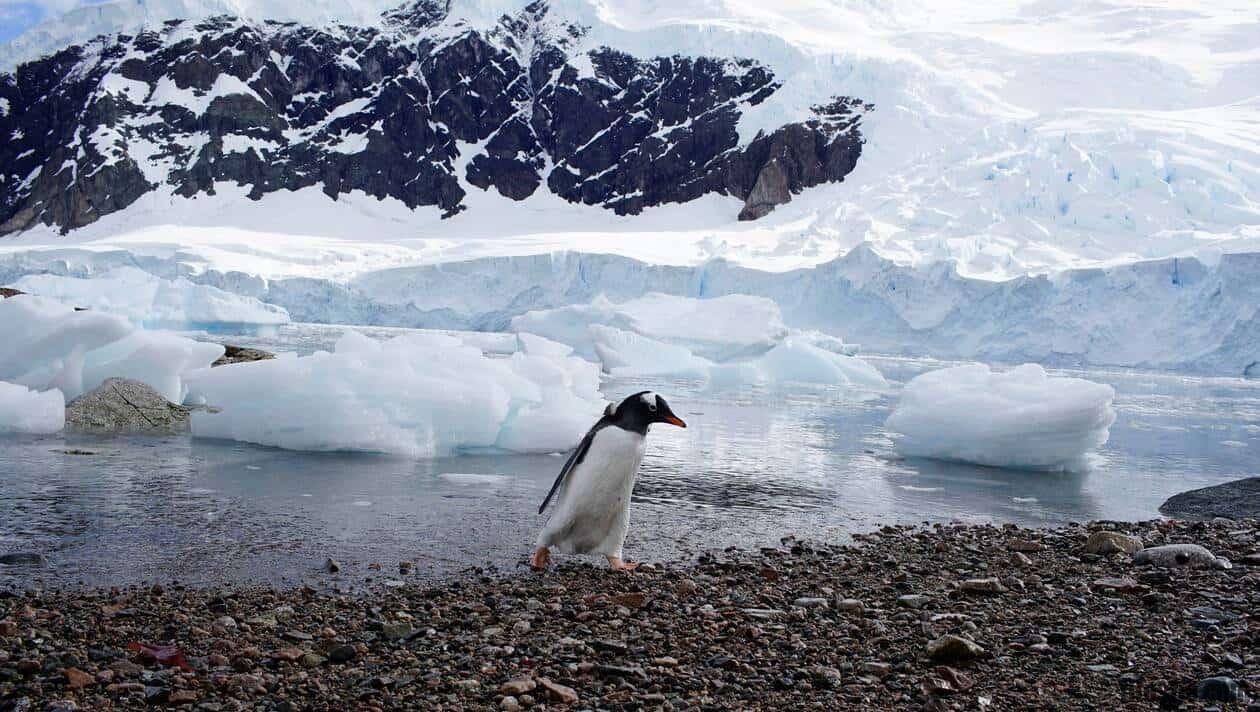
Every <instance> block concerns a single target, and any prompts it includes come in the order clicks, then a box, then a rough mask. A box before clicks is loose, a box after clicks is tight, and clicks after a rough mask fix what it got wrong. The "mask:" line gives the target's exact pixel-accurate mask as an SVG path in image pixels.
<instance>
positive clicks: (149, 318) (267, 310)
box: [9, 267, 289, 329]
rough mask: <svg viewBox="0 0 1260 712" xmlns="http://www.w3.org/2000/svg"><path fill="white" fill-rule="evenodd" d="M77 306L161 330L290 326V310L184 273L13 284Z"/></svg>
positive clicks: (45, 277) (46, 277)
mask: <svg viewBox="0 0 1260 712" xmlns="http://www.w3.org/2000/svg"><path fill="white" fill-rule="evenodd" d="M9 286H10V287H13V288H15V289H18V290H20V291H23V292H27V293H30V294H38V295H39V296H41V297H48V298H51V299H56V300H57V301H59V302H61V303H62V304H65V305H67V306H72V307H81V308H84V309H91V310H95V311H103V312H106V313H109V314H117V315H120V316H124V317H126V318H127V319H129V320H131V321H132V323H134V324H137V325H140V326H146V327H156V328H182V329H203V328H215V327H218V328H222V327H226V326H239V325H272V326H274V325H277V324H287V323H288V322H289V314H288V312H286V311H285V310H284V309H282V308H280V307H277V306H274V305H271V304H264V303H263V302H260V301H259V300H257V299H254V298H252V297H242V296H239V295H236V294H232V293H230V292H225V291H223V290H222V289H219V288H217V287H212V286H208V285H204V284H193V283H192V282H189V281H188V280H187V279H184V278H182V277H180V278H176V279H162V278H160V277H157V276H154V275H152V274H149V273H148V272H145V271H144V270H141V269H137V268H135V267H118V268H116V269H111V270H108V271H106V272H104V273H102V274H97V275H91V276H84V277H68V276H61V275H53V274H35V275H27V276H25V277H22V278H21V279H18V280H17V281H16V282H14V283H12V284H11V285H9Z"/></svg>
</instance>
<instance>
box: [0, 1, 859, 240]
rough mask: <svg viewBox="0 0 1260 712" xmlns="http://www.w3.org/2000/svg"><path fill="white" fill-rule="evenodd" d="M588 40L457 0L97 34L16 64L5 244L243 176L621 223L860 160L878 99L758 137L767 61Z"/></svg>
mask: <svg viewBox="0 0 1260 712" xmlns="http://www.w3.org/2000/svg"><path fill="white" fill-rule="evenodd" d="M588 45H589V43H588V42H587V41H586V39H585V30H584V28H582V27H580V26H577V25H573V24H567V23H565V22H562V21H560V20H557V19H556V18H554V17H553V16H552V15H551V13H550V12H549V10H548V8H547V6H546V4H545V3H542V2H538V3H535V4H533V5H530V6H528V7H527V8H525V9H524V10H523V11H522V12H520V13H519V14H517V15H515V16H504V17H503V18H501V19H500V21H499V22H498V23H497V24H496V25H494V26H493V27H490V28H488V29H477V28H473V27H470V26H469V25H467V24H465V23H464V22H463V21H461V20H458V19H456V18H454V17H452V16H448V14H447V6H446V4H445V3H443V2H440V1H438V0H419V1H418V2H416V3H414V4H413V5H410V6H407V7H405V8H403V9H400V10H397V11H394V12H391V13H388V14H387V15H386V19H385V23H384V26H383V27H381V28H355V27H346V26H337V27H331V28H322V29H316V28H311V27H303V26H298V25H293V24H279V23H265V24H261V25H259V24H252V23H248V22H245V21H242V20H238V19H234V18H230V17H220V18H215V19H212V20H207V21H202V22H196V23H194V22H185V21H170V22H167V23H165V24H164V25H163V26H162V27H161V28H160V29H157V30H152V31H145V32H142V33H140V34H138V35H136V36H128V35H118V36H115V37H102V38H98V39H97V40H94V41H93V42H91V43H89V44H87V45H85V46H82V47H80V46H75V47H71V48H69V49H66V50H64V51H62V52H60V53H58V54H56V55H54V56H51V57H47V58H44V59H42V60H39V61H36V62H31V63H29V64H26V65H23V66H21V67H19V68H18V69H17V71H16V74H13V75H9V74H0V136H4V137H5V141H4V142H0V235H2V234H5V233H9V232H14V231H19V230H23V229H26V228H29V227H32V226H34V225H38V224H45V225H52V226H57V227H59V228H61V229H62V230H63V231H65V230H69V229H71V228H74V227H78V226H82V225H86V224H89V223H91V222H93V221H95V220H97V219H98V218H100V217H101V216H103V215H107V214H109V213H112V212H115V211H118V210H121V209H123V208H126V207H127V206H128V205H131V204H132V203H133V202H135V201H136V200H137V199H139V198H140V197H141V196H143V195H145V194H146V193H148V192H150V191H162V192H164V193H174V194H178V195H182V196H195V195H197V194H202V193H209V194H213V193H214V192H215V184H216V183H222V182H228V183H233V184H238V185H244V186H248V187H249V196H250V197H251V198H254V199H258V198H260V197H262V196H263V195H264V194H266V193H270V192H273V191H279V190H296V189H300V188H305V187H310V186H319V187H320V188H322V190H323V192H324V193H326V194H327V195H329V196H330V197H333V198H335V197H336V196H338V195H341V194H343V193H348V192H350V191H362V192H364V193H367V194H369V195H372V196H375V197H377V198H384V197H392V198H396V199H398V200H400V201H402V202H403V203H405V204H406V205H407V206H409V207H411V208H413V209H414V208H417V207H420V206H436V207H437V208H438V209H439V210H441V212H442V214H443V215H444V216H450V215H453V214H455V213H457V212H459V211H460V210H463V209H464V208H465V207H466V206H465V204H464V203H465V200H464V199H465V196H466V195H467V192H468V190H470V189H494V190H496V191H498V192H499V193H501V194H502V195H504V196H506V197H508V198H511V199H514V200H522V199H524V198H527V197H529V196H531V195H533V194H534V193H535V192H536V191H538V190H539V189H546V190H550V191H551V192H553V193H555V194H557V195H559V196H561V197H563V198H564V199H566V200H568V201H570V202H581V203H585V204H588V205H599V206H602V207H605V208H608V209H610V210H613V211H615V212H616V213H618V214H632V213H638V212H640V211H641V210H643V209H644V208H645V207H648V206H652V205H659V204H662V203H671V202H686V201H689V200H693V199H695V198H698V197H700V196H703V195H705V194H708V193H720V194H723V195H730V196H734V197H736V198H739V199H740V200H744V201H745V206H744V210H743V212H742V213H741V214H740V217H741V218H745V219H753V218H756V217H759V216H761V215H764V214H765V213H767V212H769V211H770V210H772V209H773V208H774V206H775V205H778V204H781V203H783V202H785V201H787V200H790V198H791V195H793V194H795V193H799V192H800V191H801V190H802V189H804V188H806V187H809V186H812V185H817V184H820V183H823V182H827V181H839V180H842V179H843V178H844V176H845V175H846V174H848V173H849V172H850V171H851V170H852V169H853V167H854V166H855V165H856V162H857V159H858V156H859V155H860V153H861V146H862V138H861V134H860V132H859V130H858V129H859V122H860V120H861V117H862V115H863V113H864V112H865V111H867V110H870V109H871V108H872V107H871V106H870V105H866V104H863V103H862V102H860V101H858V100H856V99H851V98H847V97H844V98H827V97H819V98H820V100H823V101H826V102H828V103H825V104H823V105H820V106H817V107H815V108H814V110H813V115H812V117H808V118H803V119H802V120H801V121H800V122H798V123H790V124H787V125H785V126H782V127H779V128H778V129H776V130H773V131H770V132H768V133H767V132H764V131H763V132H761V133H759V134H758V135H757V136H756V137H755V138H753V139H752V140H750V141H748V142H747V143H744V144H741V142H740V135H739V132H738V130H737V124H738V122H739V120H740V117H741V115H742V114H743V113H744V112H745V111H747V110H748V109H749V108H750V107H753V106H756V105H758V104H760V103H762V102H763V101H765V100H766V99H767V97H769V96H771V95H772V94H773V93H774V92H775V91H776V90H778V89H779V87H780V84H779V82H778V81H777V80H776V79H775V77H774V76H773V74H772V73H771V72H770V71H769V70H767V69H766V68H765V67H762V66H760V65H759V64H757V63H756V62H753V61H751V60H746V59H721V58H712V57H681V56H670V57H654V58H649V59H640V58H636V57H632V56H630V55H628V54H625V53H623V52H619V51H616V50H613V49H610V48H607V47H588ZM544 186H545V188H544Z"/></svg>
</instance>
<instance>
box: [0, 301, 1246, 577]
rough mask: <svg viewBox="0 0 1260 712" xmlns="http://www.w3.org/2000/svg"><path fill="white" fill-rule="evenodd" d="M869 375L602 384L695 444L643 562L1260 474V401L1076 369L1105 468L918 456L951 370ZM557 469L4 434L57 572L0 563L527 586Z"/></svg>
mask: <svg viewBox="0 0 1260 712" xmlns="http://www.w3.org/2000/svg"><path fill="white" fill-rule="evenodd" d="M365 331H368V332H369V333H377V332H380V333H381V334H385V333H389V331H391V330H373V329H367V330H365ZM337 333H338V329H337V328H334V327H315V326H308V325H296V326H291V327H285V328H283V329H281V330H279V331H276V332H272V333H269V334H267V335H261V336H260V335H254V336H252V337H249V338H238V339H236V341H240V342H243V343H245V344H246V345H259V346H264V347H270V348H273V349H275V348H282V349H283V348H287V349H291V350H295V351H299V352H307V351H309V350H311V349H314V348H326V347H328V346H329V345H330V344H331V342H332V340H333V339H335V337H336V335H337ZM871 360H872V361H873V362H874V363H875V364H876V365H877V366H878V367H879V368H880V369H881V370H882V371H883V372H884V374H885V375H886V376H887V377H888V378H889V380H890V381H891V382H893V388H892V390H891V392H890V393H887V394H860V393H853V392H846V391H843V390H839V389H818V388H809V389H807V388H801V389H793V390H791V391H788V392H783V391H775V392H769V391H763V390H755V389H747V390H742V391H738V392H722V393H708V392H705V391H703V390H702V389H701V388H700V387H699V386H698V384H695V383H689V382H660V381H653V382H647V381H625V380H622V381H610V382H607V383H605V385H604V390H605V393H606V395H608V396H609V397H610V398H619V397H620V396H622V395H624V394H626V393H629V392H632V391H633V390H638V389H639V388H652V389H654V390H657V391H660V392H662V393H666V394H668V396H669V398H670V401H671V404H673V406H674V409H675V410H676V411H677V412H678V413H679V415H681V416H682V417H683V418H684V419H686V420H687V422H688V423H689V424H690V426H691V427H689V428H688V429H687V430H679V429H675V428H658V429H656V430H654V431H653V432H652V434H651V436H650V439H649V446H648V454H647V457H646V458H645V460H644V464H643V471H642V475H641V478H640V480H639V485H638V487H637V489H636V492H635V506H634V510H633V514H632V519H633V523H632V529H631V534H630V539H629V541H628V542H627V553H628V555H629V556H631V557H632V558H643V559H647V560H673V559H685V558H689V557H691V556H692V555H694V554H695V553H696V552H698V551H701V550H704V549H707V548H720V547H725V546H729V545H746V546H756V545H759V544H766V543H775V542H777V541H778V539H779V537H781V536H785V535H793V534H794V535H797V536H802V537H810V538H821V539H842V538H843V537H845V536H846V535H847V534H849V533H852V532H855V531H862V530H867V529H870V528H873V527H876V526H879V525H882V524H886V523H891V522H920V521H944V520H951V519H961V520H968V521H1003V522H1005V521H1011V522H1017V523H1020V524H1025V525H1036V524H1053V523H1057V522H1064V521H1069V520H1077V521H1083V520H1088V519H1144V518H1151V517H1155V516H1158V512H1157V509H1158V507H1159V505H1160V504H1161V503H1162V502H1163V501H1164V500H1165V499H1166V498H1168V497H1169V496H1171V495H1173V494H1175V493H1177V492H1180V491H1184V490H1187V489H1193V488H1196V487H1202V486H1207V485H1211V484H1216V483H1220V482H1224V481H1228V480H1232V479H1236V478H1239V477H1245V476H1252V475H1255V474H1257V473H1260V437H1257V436H1258V435H1260V383H1257V382H1255V381H1243V380H1237V379H1210V378H1194V377H1186V376H1181V375H1175V374H1163V373H1152V372H1141V371H1104V370H1090V371H1066V372H1059V373H1066V374H1067V375H1077V376H1083V377H1087V378H1090V379H1093V380H1098V381H1104V382H1107V383H1111V384H1112V385H1114V386H1115V387H1116V390H1117V393H1118V397H1117V401H1116V409H1117V412H1118V414H1119V419H1118V420H1117V422H1116V424H1115V426H1113V428H1112V430H1111V439H1110V441H1109V442H1108V444H1107V446H1106V447H1105V448H1104V450H1103V452H1102V453H1101V456H1100V457H1099V458H1098V461H1097V462H1096V463H1095V465H1094V468H1093V469H1092V470H1090V471H1089V472H1084V473H1065V474H1060V473H1030V472H1017V471H1007V470H1000V469H993V468H984V467H974V466H968V465H959V464H950V463H941V462H933V461H926V460H900V459H898V458H897V457H896V456H895V455H894V454H893V452H892V447H891V441H890V440H889V438H888V436H887V434H886V433H885V432H884V430H883V428H882V424H883V422H884V419H885V418H887V416H888V414H889V412H890V410H891V408H892V406H893V405H894V404H895V402H896V397H897V391H898V390H899V388H900V384H902V383H904V382H905V381H906V380H908V379H909V378H911V377H913V376H914V375H916V374H918V373H921V372H923V371H925V370H930V369H932V368H938V367H941V366H942V365H945V364H942V363H939V362H933V361H927V360H917V359H902V358H897V359H892V358H871ZM561 463H562V459H561V458H560V457H557V456H546V455H534V456H493V455H476V456H463V457H453V458H444V459H438V460H422V461H415V460H407V459H399V458H393V457H385V456H376V455H361V454H328V453H318V454H316V453H294V452H287V451H283V450H276V449H271V448H263V447H256V446H252V445H245V444H239V443H231V442H217V441H206V440H192V439H190V438H186V437H183V438H168V439H156V440H155V439H137V438H113V439H99V438H87V437H62V436H55V437H0V553H4V552H8V551H34V552H40V553H42V554H44V555H45V557H46V558H47V563H46V564H45V565H44V566H41V567H26V566H7V567H6V566H3V565H0V585H31V584H39V583H42V584H45V585H51V584H57V585H75V584H79V583H84V584H129V583H138V582H142V581H171V580H181V581H184V582H188V583H194V584H203V585H204V584H214V583H218V582H240V581H251V582H268V583H297V582H301V581H312V582H321V583H328V582H329V581H330V577H328V576H327V575H325V574H323V573H321V571H320V567H321V566H322V564H323V562H324V560H325V559H326V558H328V557H332V558H335V559H337V560H339V561H341V562H342V564H343V566H344V569H343V574H342V575H341V579H342V581H343V582H347V583H350V582H352V583H356V584H357V583H362V582H364V581H365V579H366V577H369V576H370V577H372V578H374V579H376V581H377V582H380V581H381V580H392V579H400V578H402V577H401V576H400V575H399V574H398V569H397V563H398V562H399V561H404V560H406V561H413V562H415V564H416V573H414V574H412V575H411V576H412V577H415V576H441V575H444V574H449V573H452V572H456V571H459V570H462V569H464V568H467V567H470V566H480V565H493V566H498V567H500V568H508V569H510V568H512V567H514V566H518V565H520V563H521V561H522V560H523V557H524V556H525V555H526V554H527V553H528V551H529V549H530V545H531V543H532V541H533V536H534V534H535V533H536V531H537V528H538V527H539V526H540V524H541V521H542V518H541V517H540V516H539V515H538V514H537V513H536V512H537V507H538V503H539V502H540V501H541V499H542V497H543V495H544V494H545V493H546V491H547V488H548V487H549V486H550V484H551V481H552V479H553V478H554V477H555V474H556V472H557V471H558V470H559V468H560V465H561ZM372 562H379V563H381V564H382V567H381V570H380V571H374V570H371V569H369V564H370V563H372Z"/></svg>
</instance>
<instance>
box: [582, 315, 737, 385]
mask: <svg viewBox="0 0 1260 712" xmlns="http://www.w3.org/2000/svg"><path fill="white" fill-rule="evenodd" d="M589 328H590V332H591V337H592V339H593V341H594V344H595V354H596V356H598V357H599V360H600V363H602V364H603V365H604V370H605V371H607V372H608V373H610V374H612V375H614V376H631V377H634V376H663V375H670V376H680V377H687V376H690V377H697V378H705V377H707V376H708V373H709V370H710V369H711V368H713V362H712V361H709V360H708V359H705V358H701V357H699V356H696V355H695V354H693V353H692V352H691V351H690V350H688V349H687V348H686V347H683V346H675V345H673V344H667V343H665V342H663V341H657V340H656V339H652V338H649V337H647V336H641V335H639V334H636V333H634V332H630V331H623V330H621V329H614V328H611V327H607V326H601V325H599V324H592V325H591V326H590V327H589Z"/></svg>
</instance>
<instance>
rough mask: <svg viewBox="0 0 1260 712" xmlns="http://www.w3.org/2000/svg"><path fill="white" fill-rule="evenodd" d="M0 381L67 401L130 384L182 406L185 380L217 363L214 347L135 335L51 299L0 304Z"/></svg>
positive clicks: (120, 323)
mask: <svg viewBox="0 0 1260 712" xmlns="http://www.w3.org/2000/svg"><path fill="white" fill-rule="evenodd" d="M0 334H4V335H5V338H4V339H2V340H0V380H3V381H10V382H12V383H16V384H19V385H22V386H25V387H27V388H31V389H34V390H37V391H50V390H53V389H57V390H59V391H60V392H61V394H62V395H63V396H64V398H65V399H66V400H67V401H69V400H73V399H74V398H77V397H78V396H79V395H81V394H83V393H85V392H87V391H90V390H92V389H93V388H95V387H96V386H98V385H100V384H101V383H102V382H103V381H104V380H105V379H107V378H111V377H115V376H117V377H124V378H134V379H136V380H139V381H143V382H145V383H147V384H149V385H150V386H152V387H153V388H154V389H155V390H157V391H158V392H159V393H161V394H162V395H163V396H164V397H165V398H166V399H167V400H170V401H173V402H176V403H180V402H183V400H184V397H185V396H186V395H187V391H186V387H185V385H186V378H187V377H188V375H189V373H190V372H192V371H196V370H198V369H203V368H207V367H209V365H210V364H211V363H213V362H214V361H215V359H217V358H219V357H220V356H222V355H223V347H222V346H219V345H217V344H210V343H205V342H199V341H193V340H192V339H188V338H185V337H182V336H177V335H174V334H168V333H163V332H155V331H145V330H143V329H137V328H136V327H135V326H133V325H132V324H131V323H130V322H128V321H127V320H126V319H125V318H123V317H121V316H117V315H113V314H105V313H102V312H97V311H82V312H76V311H74V309H72V308H70V307H68V306H65V305H63V304H61V303H59V302H57V301H54V300H52V299H47V298H44V297H36V296H31V295H19V296H16V297H10V298H8V299H4V300H0Z"/></svg>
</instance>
